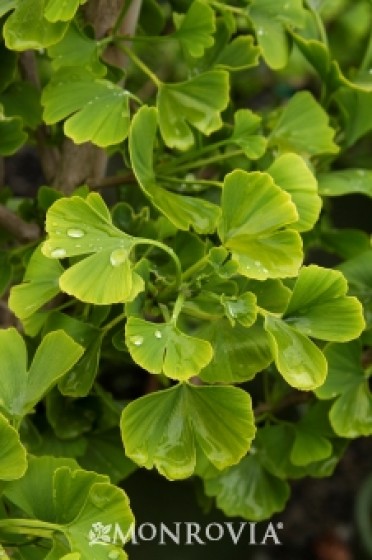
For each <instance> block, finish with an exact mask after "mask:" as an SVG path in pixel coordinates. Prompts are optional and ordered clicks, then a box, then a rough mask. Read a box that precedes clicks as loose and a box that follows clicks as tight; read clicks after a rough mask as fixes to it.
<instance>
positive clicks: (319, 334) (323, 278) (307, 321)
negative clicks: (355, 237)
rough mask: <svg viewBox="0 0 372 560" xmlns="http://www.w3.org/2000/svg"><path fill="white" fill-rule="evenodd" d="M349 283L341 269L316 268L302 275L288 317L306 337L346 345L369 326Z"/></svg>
mask: <svg viewBox="0 0 372 560" xmlns="http://www.w3.org/2000/svg"><path fill="white" fill-rule="evenodd" d="M347 290H348V286H347V282H346V279H345V278H344V276H343V275H342V273H341V272H339V271H338V270H329V269H327V268H321V267H319V266H316V265H311V266H307V267H303V268H302V269H301V271H300V273H299V275H298V278H297V280H296V283H295V285H294V288H293V293H292V297H291V299H290V300H289V304H288V307H287V310H286V312H285V315H284V318H285V320H286V322H287V323H289V324H290V325H292V326H293V327H294V328H295V329H297V330H299V331H301V332H302V333H303V334H307V335H310V336H312V337H314V338H319V339H321V340H331V341H335V342H345V341H348V340H352V339H353V338H357V337H358V336H360V334H361V333H362V331H363V329H364V327H365V323H364V319H363V309H362V306H361V303H360V302H359V301H358V300H357V299H356V298H355V297H350V296H346V293H347Z"/></svg>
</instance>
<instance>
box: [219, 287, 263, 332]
mask: <svg viewBox="0 0 372 560" xmlns="http://www.w3.org/2000/svg"><path fill="white" fill-rule="evenodd" d="M221 302H222V304H223V306H224V308H225V314H226V317H227V318H228V319H229V321H230V323H231V325H235V322H236V321H238V323H240V324H241V325H243V326H244V327H251V326H252V325H253V323H255V321H256V318H257V306H256V296H255V295H254V294H252V292H245V293H243V294H240V296H237V297H225V294H223V295H222V297H221Z"/></svg>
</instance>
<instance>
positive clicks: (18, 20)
mask: <svg viewBox="0 0 372 560" xmlns="http://www.w3.org/2000/svg"><path fill="white" fill-rule="evenodd" d="M45 5H46V0H22V1H21V2H17V4H16V8H15V11H14V12H13V13H12V14H11V15H10V16H9V17H8V19H7V20H6V22H5V24H4V28H3V34H4V39H5V44H6V46H7V47H8V49H10V50H14V51H26V50H28V49H43V48H46V47H50V46H51V45H54V44H55V43H58V41H60V40H61V39H62V37H63V35H64V34H65V32H66V30H67V25H68V24H67V23H65V22H57V23H51V22H50V21H48V20H47V19H46V18H45V16H44V9H45Z"/></svg>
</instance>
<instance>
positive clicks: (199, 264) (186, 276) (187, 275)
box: [182, 253, 209, 282]
mask: <svg viewBox="0 0 372 560" xmlns="http://www.w3.org/2000/svg"><path fill="white" fill-rule="evenodd" d="M208 261H209V253H207V254H206V255H204V257H202V258H201V259H199V260H198V261H196V263H194V264H192V265H191V266H189V268H188V269H187V270H185V272H184V273H183V274H182V282H187V281H188V280H189V279H190V278H192V277H193V276H194V274H196V273H197V272H199V271H200V270H201V269H203V268H204V266H205V265H206V264H207V263H208Z"/></svg>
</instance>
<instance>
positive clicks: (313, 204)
mask: <svg viewBox="0 0 372 560" xmlns="http://www.w3.org/2000/svg"><path fill="white" fill-rule="evenodd" d="M267 172H268V173H269V174H270V175H271V177H272V178H273V179H274V182H275V184H276V185H278V187H281V188H282V189H284V190H285V191H286V192H287V193H289V194H290V195H291V198H292V202H293V203H294V204H295V206H296V209H297V212H298V222H296V223H294V224H293V225H292V226H291V227H293V229H296V230H297V231H308V230H309V229H312V228H313V226H314V224H315V223H316V221H317V219H318V218H319V214H320V209H321V207H322V199H321V198H320V196H319V195H318V188H317V182H316V179H315V177H314V175H313V174H312V173H311V171H310V169H309V168H308V166H307V165H306V163H305V161H304V160H303V159H302V158H301V157H300V156H298V155H296V154H284V155H282V156H279V157H278V158H277V159H276V160H275V161H274V163H273V164H272V165H271V166H270V167H269V168H268V170H267Z"/></svg>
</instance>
